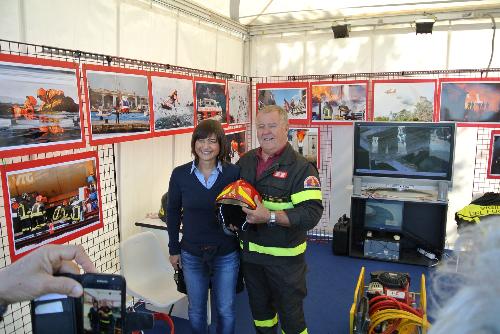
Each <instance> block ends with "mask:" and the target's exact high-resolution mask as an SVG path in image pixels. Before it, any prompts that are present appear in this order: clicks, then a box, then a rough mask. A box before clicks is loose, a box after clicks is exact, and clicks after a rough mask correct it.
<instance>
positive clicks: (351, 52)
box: [304, 33, 372, 74]
mask: <svg viewBox="0 0 500 334" xmlns="http://www.w3.org/2000/svg"><path fill="white" fill-rule="evenodd" d="M305 53H306V55H305V71H304V72H305V73H304V74H325V73H361V72H370V71H371V55H372V49H371V45H370V38H369V37H368V36H359V37H355V36H353V37H351V38H342V39H334V38H333V37H332V34H331V33H330V34H321V35H313V36H311V37H310V38H308V39H307V41H306V52H305Z"/></svg>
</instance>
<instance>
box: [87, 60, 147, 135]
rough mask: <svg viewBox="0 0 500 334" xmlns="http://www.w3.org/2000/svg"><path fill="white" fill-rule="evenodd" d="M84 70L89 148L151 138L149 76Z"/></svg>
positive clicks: (113, 70)
mask: <svg viewBox="0 0 500 334" xmlns="http://www.w3.org/2000/svg"><path fill="white" fill-rule="evenodd" d="M82 67H83V78H84V83H85V94H86V103H87V123H88V128H89V129H90V144H91V145H102V144H112V143H119V142H124V141H130V140H137V139H145V138H149V137H151V136H152V131H151V128H152V123H153V120H152V119H151V118H150V109H149V93H148V88H149V87H148V77H147V75H146V72H145V71H139V70H134V69H126V68H118V67H109V66H100V65H89V64H84V65H83V66H82Z"/></svg>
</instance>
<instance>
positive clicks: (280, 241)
mask: <svg viewBox="0 0 500 334" xmlns="http://www.w3.org/2000/svg"><path fill="white" fill-rule="evenodd" d="M258 150H259V149H254V150H251V151H250V152H248V153H246V154H245V155H244V156H243V157H242V158H241V159H240V160H239V161H238V165H240V167H241V171H240V175H241V178H242V179H244V180H246V181H248V182H250V183H251V184H252V185H253V186H254V187H255V188H256V189H257V191H258V192H259V193H260V194H261V196H262V199H263V201H262V203H263V204H264V206H265V207H266V208H267V209H269V210H271V211H280V210H283V211H285V212H286V214H287V216H288V219H289V221H290V227H283V226H279V225H275V226H269V225H266V224H256V225H250V227H249V228H248V229H247V231H241V232H240V238H241V240H240V243H241V247H242V250H243V252H242V260H243V271H244V275H245V283H246V285H247V288H248V293H249V297H250V307H251V309H252V315H253V318H254V325H255V328H256V331H257V333H276V329H277V324H278V320H279V322H280V324H281V329H282V331H283V333H285V334H299V333H301V334H303V333H307V327H306V323H305V319H304V312H303V299H304V298H305V296H306V294H307V291H306V281H305V274H306V269H307V267H306V263H305V250H306V233H307V231H308V230H310V229H312V228H314V226H316V224H317V223H318V222H319V220H320V218H321V215H322V213H323V205H322V194H321V188H320V182H319V180H318V171H317V169H316V167H315V166H314V165H312V164H311V163H310V162H308V161H307V160H306V159H305V158H304V157H302V156H301V155H299V154H298V153H297V152H295V151H294V150H293V148H292V146H291V145H290V144H289V143H287V144H286V147H285V148H284V150H283V152H282V153H281V155H280V156H279V157H277V159H276V161H274V162H273V163H272V165H271V166H270V167H269V168H268V169H266V170H265V171H264V172H263V173H262V175H260V176H259V177H258V178H257V177H256V171H257V162H258V156H257V155H258V152H259V151H258Z"/></svg>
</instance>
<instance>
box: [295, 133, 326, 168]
mask: <svg viewBox="0 0 500 334" xmlns="http://www.w3.org/2000/svg"><path fill="white" fill-rule="evenodd" d="M288 142H289V143H290V145H292V147H293V149H294V150H295V151H297V152H298V153H299V154H300V155H302V156H303V157H305V158H306V159H307V160H308V161H310V162H312V163H314V162H316V167H317V168H318V170H319V169H320V167H321V159H320V158H321V156H320V152H321V150H320V145H321V140H320V130H319V127H315V126H310V127H305V126H304V127H300V126H290V128H289V129H288Z"/></svg>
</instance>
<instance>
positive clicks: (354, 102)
mask: <svg viewBox="0 0 500 334" xmlns="http://www.w3.org/2000/svg"><path fill="white" fill-rule="evenodd" d="M367 100H368V81H343V82H312V83H311V105H310V107H309V109H310V110H311V122H312V123H315V124H350V123H352V121H364V120H365V119H366V101H367Z"/></svg>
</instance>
